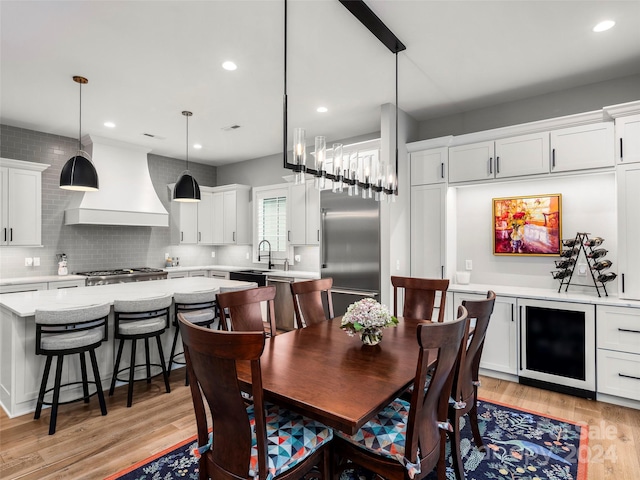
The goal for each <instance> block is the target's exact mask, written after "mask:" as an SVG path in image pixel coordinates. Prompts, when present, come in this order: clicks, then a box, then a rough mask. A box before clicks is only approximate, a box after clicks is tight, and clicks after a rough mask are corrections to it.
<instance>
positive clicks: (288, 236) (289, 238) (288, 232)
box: [287, 230, 291, 242]
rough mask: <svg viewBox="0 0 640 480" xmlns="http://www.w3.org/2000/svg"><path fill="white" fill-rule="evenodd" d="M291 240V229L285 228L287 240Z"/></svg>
mask: <svg viewBox="0 0 640 480" xmlns="http://www.w3.org/2000/svg"><path fill="white" fill-rule="evenodd" d="M290 241H291V230H287V242H290Z"/></svg>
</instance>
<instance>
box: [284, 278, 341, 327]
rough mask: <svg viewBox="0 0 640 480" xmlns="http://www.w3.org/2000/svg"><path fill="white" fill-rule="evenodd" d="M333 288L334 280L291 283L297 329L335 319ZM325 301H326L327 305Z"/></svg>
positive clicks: (323, 279)
mask: <svg viewBox="0 0 640 480" xmlns="http://www.w3.org/2000/svg"><path fill="white" fill-rule="evenodd" d="M332 286H333V278H321V279H319V280H306V281H304V282H293V283H291V295H292V296H293V308H294V311H295V314H296V327H297V328H304V327H306V326H309V325H313V324H315V323H319V322H323V321H324V320H329V319H331V318H333V317H334V314H333V298H332V297H331V287H332ZM323 297H324V298H323ZM324 299H326V303H325V300H324ZM325 305H326V309H325ZM327 314H328V317H327Z"/></svg>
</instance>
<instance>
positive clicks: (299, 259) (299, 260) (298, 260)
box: [293, 255, 302, 263]
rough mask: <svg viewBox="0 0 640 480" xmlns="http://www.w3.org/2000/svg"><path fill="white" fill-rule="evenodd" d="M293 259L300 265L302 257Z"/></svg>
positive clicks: (298, 256) (297, 256)
mask: <svg viewBox="0 0 640 480" xmlns="http://www.w3.org/2000/svg"><path fill="white" fill-rule="evenodd" d="M293 259H294V260H295V261H296V262H298V263H300V262H301V261H302V257H301V256H300V255H296V256H294V257H293Z"/></svg>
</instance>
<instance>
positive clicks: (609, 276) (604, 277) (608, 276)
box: [598, 272, 617, 283]
mask: <svg viewBox="0 0 640 480" xmlns="http://www.w3.org/2000/svg"><path fill="white" fill-rule="evenodd" d="M616 277H617V275H616V274H615V273H613V272H607V273H602V274H600V275H598V281H599V282H600V283H607V282H610V281H611V280H613V279H615V278H616Z"/></svg>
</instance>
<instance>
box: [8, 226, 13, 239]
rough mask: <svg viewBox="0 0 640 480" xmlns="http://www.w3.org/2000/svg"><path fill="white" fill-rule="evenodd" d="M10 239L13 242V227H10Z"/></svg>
mask: <svg viewBox="0 0 640 480" xmlns="http://www.w3.org/2000/svg"><path fill="white" fill-rule="evenodd" d="M9 241H10V242H13V228H10V229H9Z"/></svg>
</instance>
